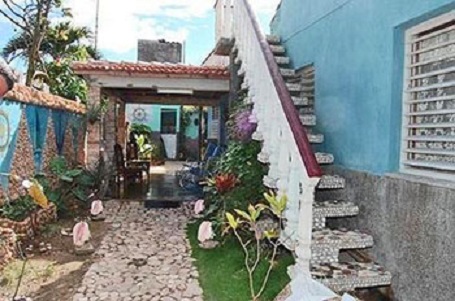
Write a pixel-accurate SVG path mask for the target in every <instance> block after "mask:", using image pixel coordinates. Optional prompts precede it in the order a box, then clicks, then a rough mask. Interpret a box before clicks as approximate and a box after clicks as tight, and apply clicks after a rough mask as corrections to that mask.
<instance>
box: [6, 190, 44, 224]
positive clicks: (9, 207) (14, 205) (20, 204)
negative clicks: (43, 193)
mask: <svg viewBox="0 0 455 301" xmlns="http://www.w3.org/2000/svg"><path fill="white" fill-rule="evenodd" d="M37 209H38V205H37V204H36V203H35V202H34V201H33V199H32V197H31V196H29V195H25V196H23V197H20V198H19V199H17V200H15V201H14V202H7V203H6V204H5V205H4V206H3V207H2V208H1V209H0V213H1V215H2V216H3V217H5V218H7V219H10V220H12V221H16V222H21V221H23V220H25V219H26V218H27V217H28V216H30V214H31V213H33V212H35V211H36V210H37Z"/></svg>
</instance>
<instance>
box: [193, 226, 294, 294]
mask: <svg viewBox="0 0 455 301" xmlns="http://www.w3.org/2000/svg"><path fill="white" fill-rule="evenodd" d="M198 228H199V223H197V224H190V225H188V229H187V235H188V238H189V240H190V242H191V247H192V256H193V258H195V259H196V263H195V264H196V266H197V268H198V270H199V281H200V284H201V286H202V289H203V290H204V300H205V301H248V300H251V297H250V289H249V285H248V273H247V271H246V268H245V266H244V257H243V251H242V249H241V247H240V245H239V244H238V243H237V241H236V240H235V239H234V238H229V239H227V241H226V242H225V244H224V245H222V246H219V247H217V248H215V249H213V250H204V249H201V248H199V245H198V241H197V232H198ZM279 256H280V257H279V258H278V264H277V266H276V267H275V268H274V270H273V271H272V274H271V277H270V280H269V282H268V285H267V288H266V290H265V292H264V294H263V295H262V297H261V299H260V300H261V301H273V299H274V298H275V297H276V296H277V295H278V294H279V293H280V292H281V291H282V289H283V288H284V287H285V286H286V285H287V284H288V282H289V276H288V275H287V267H288V266H289V265H291V264H293V263H294V258H293V257H292V255H291V254H288V253H286V254H283V255H279ZM267 269H268V262H266V261H263V262H261V264H260V265H259V268H258V271H257V272H256V274H257V275H258V276H259V275H265V273H266V271H267ZM257 278H260V279H257V281H256V285H255V287H257V290H258V289H259V288H260V287H261V285H262V282H261V281H262V279H263V277H257Z"/></svg>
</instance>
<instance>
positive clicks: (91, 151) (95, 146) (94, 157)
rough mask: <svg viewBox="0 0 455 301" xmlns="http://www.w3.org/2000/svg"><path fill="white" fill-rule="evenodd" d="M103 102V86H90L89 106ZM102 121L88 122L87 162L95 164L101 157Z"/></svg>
mask: <svg viewBox="0 0 455 301" xmlns="http://www.w3.org/2000/svg"><path fill="white" fill-rule="evenodd" d="M100 103H101V87H99V86H92V85H91V86H90V88H89V93H88V107H89V108H90V107H91V106H95V105H99V104H100ZM100 126H101V124H100V122H95V123H90V122H88V123H87V144H86V150H87V151H86V152H87V157H86V164H87V165H94V164H96V163H97V162H98V160H99V157H100V142H101V139H102V137H101V136H100Z"/></svg>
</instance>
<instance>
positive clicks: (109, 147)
mask: <svg viewBox="0 0 455 301" xmlns="http://www.w3.org/2000/svg"><path fill="white" fill-rule="evenodd" d="M116 108H117V98H116V97H110V98H109V102H108V105H107V112H106V114H105V115H104V139H105V140H104V141H105V152H106V154H107V157H108V160H109V161H108V162H114V145H115V144H116V143H117V116H116V115H117V114H116Z"/></svg>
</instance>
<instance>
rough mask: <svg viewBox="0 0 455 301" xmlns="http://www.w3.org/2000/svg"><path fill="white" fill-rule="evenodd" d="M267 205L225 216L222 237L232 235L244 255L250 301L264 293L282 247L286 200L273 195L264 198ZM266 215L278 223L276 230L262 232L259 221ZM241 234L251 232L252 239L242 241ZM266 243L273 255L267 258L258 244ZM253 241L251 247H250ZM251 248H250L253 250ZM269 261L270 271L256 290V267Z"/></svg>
mask: <svg viewBox="0 0 455 301" xmlns="http://www.w3.org/2000/svg"><path fill="white" fill-rule="evenodd" d="M264 197H265V199H266V201H267V203H268V204H267V205H265V204H257V205H255V206H254V205H249V206H248V209H247V211H243V210H240V209H235V210H234V212H235V213H229V212H228V213H226V221H227V225H228V226H227V228H226V229H225V233H229V232H232V233H233V234H234V236H235V237H236V238H237V241H238V242H239V243H240V245H241V247H242V249H243V252H244V259H245V260H244V264H245V268H246V270H247V272H248V281H249V287H250V295H251V300H252V301H257V300H259V298H260V296H261V295H262V294H263V292H264V290H265V289H266V286H267V283H268V281H269V278H270V274H271V272H272V270H273V267H274V263H275V258H276V256H277V251H278V248H279V247H280V246H281V242H280V239H279V237H280V232H281V221H282V218H283V212H284V210H285V208H286V204H287V197H286V196H285V195H283V196H281V197H277V196H276V195H275V194H273V193H270V194H264ZM265 211H268V212H269V213H270V214H272V215H273V216H275V217H276V218H277V219H278V223H277V226H276V227H275V228H270V229H262V228H261V226H260V225H259V220H260V217H261V215H262V214H263V212H265ZM241 232H252V234H253V235H252V236H253V237H254V239H252V240H251V239H249V237H250V236H248V238H245V237H244V236H243V235H242V233H241ZM262 240H267V242H268V243H269V244H271V245H272V247H273V248H272V253H271V254H267V253H265V252H264V251H263V250H262V247H261V241H262ZM252 241H254V243H252ZM252 245H253V246H252ZM264 256H265V257H268V258H267V259H268V260H269V268H268V270H267V273H266V274H265V276H263V279H262V284H261V286H260V287H256V286H255V283H256V281H255V275H256V271H257V268H258V266H259V263H260V262H261V260H263V257H264Z"/></svg>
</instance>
